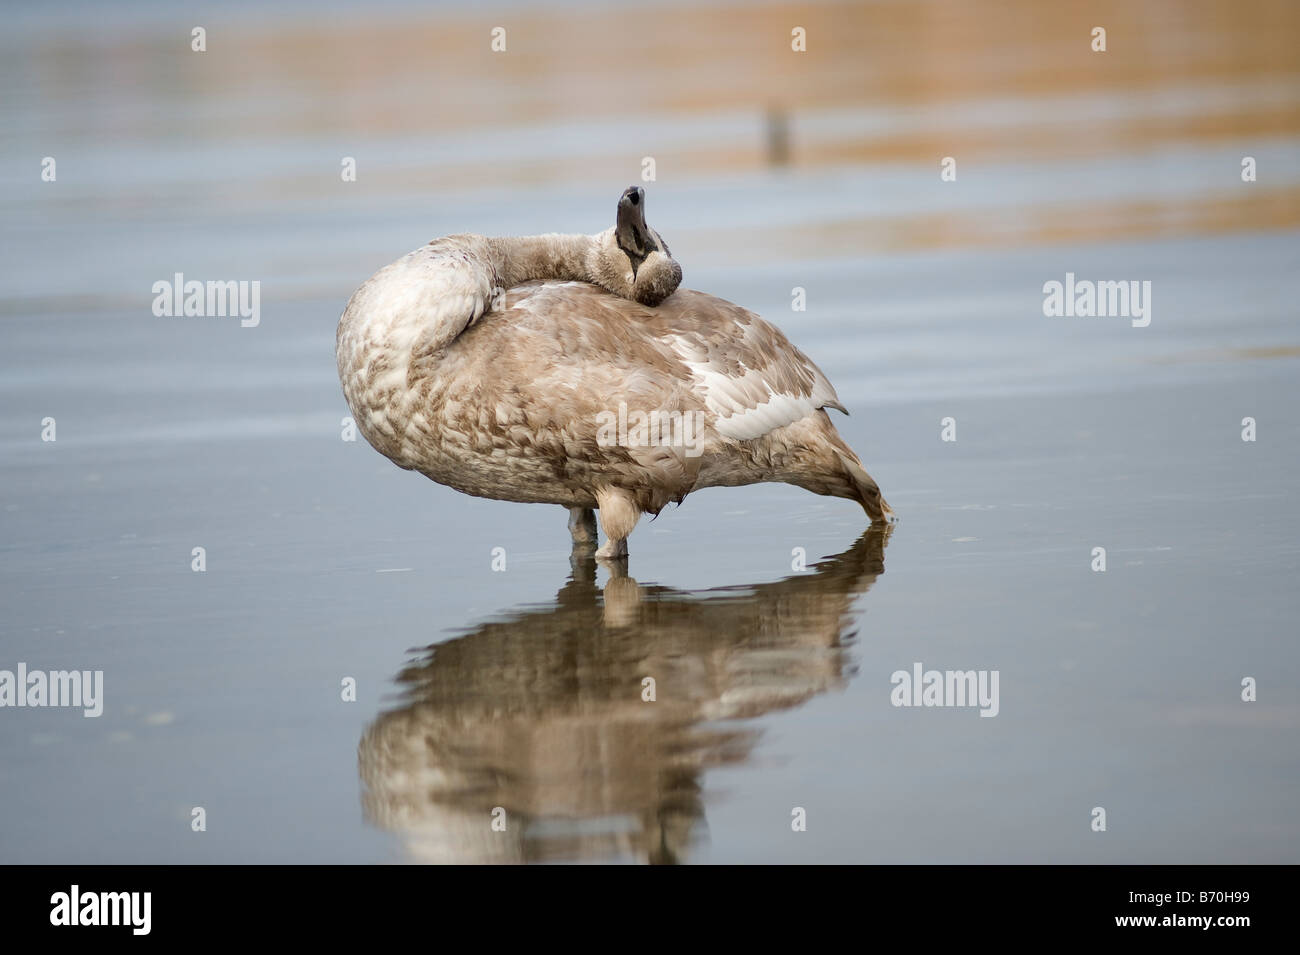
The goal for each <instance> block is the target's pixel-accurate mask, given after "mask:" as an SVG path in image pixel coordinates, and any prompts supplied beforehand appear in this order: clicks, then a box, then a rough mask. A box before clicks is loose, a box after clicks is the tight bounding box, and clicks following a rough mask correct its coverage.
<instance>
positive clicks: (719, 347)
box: [337, 187, 893, 557]
mask: <svg viewBox="0 0 1300 955" xmlns="http://www.w3.org/2000/svg"><path fill="white" fill-rule="evenodd" d="M644 208H645V199H644V193H643V192H642V191H641V189H640V188H637V187H634V188H631V189H628V190H627V191H626V192H625V193H624V194H623V197H622V198H621V199H620V200H619V207H618V221H617V223H616V225H615V226H614V228H612V229H609V230H607V231H606V232H602V233H600V234H598V235H595V236H584V235H545V236H531V237H526V238H505V239H502V238H485V237H483V236H478V235H456V236H448V237H446V238H442V239H435V240H434V241H433V242H430V243H429V244H428V245H426V246H423V247H422V248H419V249H416V250H415V251H414V252H411V253H409V254H407V255H405V256H403V257H402V258H400V259H398V260H397V261H396V262H394V263H393V264H391V265H388V266H386V267H384V268H383V269H380V270H379V271H378V272H377V273H375V275H374V276H372V277H371V278H370V279H369V280H367V281H366V282H365V284H363V285H362V286H361V287H360V288H359V289H357V291H356V292H355V293H354V294H353V296H352V298H351V300H350V301H349V302H348V304H347V308H346V309H345V310H344V312H343V316H342V318H341V319H340V320H339V327H338V349H337V357H338V368H339V378H340V380H341V382H342V384H343V393H344V396H345V397H346V399H347V402H348V407H349V408H351V410H352V414H353V417H354V418H355V420H356V422H357V427H358V429H359V430H360V431H361V433H362V434H363V435H364V436H365V438H366V440H367V441H369V442H370V444H371V445H373V446H374V447H375V449H376V450H378V451H379V452H380V453H381V454H383V455H385V456H386V457H388V458H389V459H391V460H392V461H393V462H394V463H395V464H397V465H398V466H399V467H402V468H405V469H407V470H414V471H419V472H420V473H421V474H423V475H425V476H426V477H428V478H430V479H431V480H434V481H436V482H438V483H439V484H445V485H447V486H448V487H453V488H455V489H456V490H458V491H463V492H465V493H466V494H473V495H476V496H479V497H489V498H495V499H497V500H505V501H522V502H530V503H545V504H560V505H562V506H564V507H567V508H569V515H570V516H569V529H570V532H571V533H572V535H573V540H574V542H575V543H576V544H587V543H594V542H595V540H596V527H595V516H594V515H593V514H592V509H593V508H598V509H599V510H600V523H601V526H602V528H603V529H604V531H605V536H606V538H607V540H606V542H605V544H604V546H603V547H601V548H600V550H598V551H597V556H600V557H624V556H626V555H627V537H628V535H629V534H631V533H632V529H633V528H634V527H635V526H636V524H637V521H638V520H640V517H641V515H642V514H643V513H647V512H648V513H650V514H658V513H659V511H660V510H661V509H662V508H663V507H664V506H665V505H666V504H667V503H668V502H669V501H677V502H679V503H680V502H681V500H682V499H683V498H684V497H685V496H686V495H687V494H689V493H690V492H691V491H694V490H697V489H699V488H704V487H717V486H738V485H743V484H757V483H760V482H765V481H781V482H785V483H788V484H794V485H797V486H799V487H802V488H806V489H807V490H809V491H813V492H814V493H816V494H828V495H834V496H836V497H844V498H849V499H851V500H855V501H857V502H859V503H860V504H861V505H862V506H863V508H864V509H865V510H866V512H867V515H868V516H869V517H870V518H871V520H872V522H873V523H875V522H883V521H888V520H891V519H892V517H893V512H892V511H891V510H890V508H889V505H888V504H886V503H885V501H884V498H882V497H881V494H880V488H879V487H878V486H877V485H876V482H875V481H874V480H873V479H872V477H871V475H869V474H868V473H867V471H866V469H865V468H864V467H863V466H862V462H861V461H860V460H859V458H858V456H857V455H856V454H854V453H853V451H852V449H851V448H849V446H848V445H847V444H846V443H845V442H844V440H843V439H842V438H841V437H840V436H839V434H838V432H836V430H835V426H834V425H832V424H831V421H830V417H829V416H828V415H827V413H826V411H825V409H826V408H835V409H837V410H839V411H844V410H845V409H844V407H843V405H841V404H840V402H839V399H838V398H837V397H836V395H835V389H834V388H833V387H831V383H830V382H829V381H827V380H826V376H825V375H823V374H822V372H821V370H820V369H819V368H818V367H817V366H816V365H814V364H813V363H812V361H811V360H810V359H809V358H808V357H807V356H806V355H805V354H804V353H803V352H801V351H800V350H799V349H797V348H795V347H794V346H793V345H791V344H790V342H789V340H788V339H786V337H785V336H784V335H783V334H782V333H781V332H780V330H779V329H777V328H776V327H775V326H774V325H771V324H769V323H768V322H766V321H764V320H763V319H762V318H760V317H759V316H757V315H755V314H754V313H753V312H750V311H748V310H746V309H743V308H741V307H740V306H738V305H733V304H732V303H730V302H727V301H724V300H723V299H720V298H715V297H713V296H712V295H706V294H704V293H703V292H696V291H692V290H687V289H682V290H680V291H676V293H675V294H674V290H675V289H676V288H677V285H678V284H679V283H680V281H681V269H680V267H679V266H678V265H677V263H676V262H675V261H674V260H673V259H672V256H671V254H670V253H669V251H668V247H667V245H666V244H665V243H664V242H663V240H662V239H661V238H660V237H659V235H658V234H657V233H655V232H654V231H653V230H651V229H650V228H649V227H648V226H646V224H645V218H644ZM538 280H541V281H538ZM502 290H508V291H504V292H503V291H502ZM611 293H612V294H611ZM652 306H657V307H652Z"/></svg>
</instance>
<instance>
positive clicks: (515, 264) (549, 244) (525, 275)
mask: <svg viewBox="0 0 1300 955" xmlns="http://www.w3.org/2000/svg"><path fill="white" fill-rule="evenodd" d="M488 241H489V243H490V244H491V245H492V247H493V252H494V253H495V256H494V258H495V260H496V262H497V263H498V266H499V270H500V283H499V284H500V285H501V287H502V288H513V287H514V286H516V285H519V284H520V283H522V282H530V281H532V280H534V279H561V280H563V281H576V282H595V281H596V277H595V276H593V275H592V274H591V270H590V268H589V267H588V265H587V262H588V257H589V254H590V253H591V251H592V249H593V248H594V247H595V245H596V240H595V238H593V237H592V236H589V235H558V234H551V235H528V236H516V237H510V238H499V239H489V240H488Z"/></svg>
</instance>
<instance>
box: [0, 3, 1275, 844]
mask: <svg viewBox="0 0 1300 955" xmlns="http://www.w3.org/2000/svg"><path fill="white" fill-rule="evenodd" d="M3 16H4V20H5V29H4V30H3V31H0V33H2V36H0V54H2V55H0V76H2V77H3V82H4V88H5V91H6V95H5V97H4V100H3V104H0V118H2V119H3V122H0V202H2V203H3V209H4V225H3V230H4V236H5V243H4V265H3V269H2V270H0V395H3V400H2V401H0V505H2V506H3V510H2V511H0V527H2V528H3V533H2V534H0V570H2V571H3V582H2V583H0V599H2V600H3V615H2V616H0V641H2V642H0V668H10V669H12V668H13V666H14V665H15V664H16V663H17V661H19V660H22V661H25V662H26V663H27V664H28V666H29V667H32V668H37V667H45V668H50V669H55V668H63V667H77V668H91V669H95V668H101V669H104V670H105V684H106V693H107V705H106V711H105V714H104V716H103V717H101V718H99V719H97V720H86V719H83V718H82V717H81V714H80V713H79V712H75V711H52V710H45V711H41V710H22V711H18V710H5V711H0V807H2V811H0V859H3V860H4V861H12V862H33V861H53V862H112V861H169V862H187V861H196V862H197V861H401V860H410V859H416V860H431V861H536V860H540V861H551V860H557V861H568V860H574V859H590V860H616V861H714V862H736V861H863V862H866V861H882V862H931V861H955V862H993V861H996V862H1015V861H1040V862H1044V861H1045V862H1070V861H1089V862H1107V861H1122V862H1265V861H1267V862H1282V861H1286V862H1294V861H1296V860H1297V855H1298V852H1297V850H1298V849H1300V832H1298V828H1297V824H1296V822H1295V819H1294V812H1293V810H1294V806H1295V802H1296V797H1297V795H1300V792H1298V789H1297V783H1298V782H1300V754H1298V753H1297V749H1296V743H1295V740H1296V739H1297V738H1300V737H1298V736H1297V734H1296V730H1297V728H1300V690H1297V687H1300V653H1298V652H1297V649H1296V646H1295V642H1294V634H1295V622H1294V621H1295V617H1296V611H1297V610H1300V607H1298V606H1297V599H1296V597H1295V591H1294V582H1295V574H1296V571H1297V569H1298V565H1300V558H1298V551H1300V548H1298V545H1297V543H1296V542H1297V540H1298V539H1300V510H1298V509H1297V506H1296V503H1295V500H1294V493H1295V482H1294V478H1293V475H1294V469H1295V466H1296V464H1297V454H1296V447H1297V439H1298V438H1300V424H1297V422H1296V420H1295V409H1296V408H1297V407H1300V387H1298V385H1300V382H1298V381H1297V360H1298V359H1300V327H1298V325H1297V317H1298V316H1297V309H1296V304H1295V292H1294V281H1295V277H1296V275H1297V272H1298V267H1300V231H1298V230H1300V44H1298V43H1297V37H1298V36H1300V6H1297V5H1296V4H1295V3H1292V2H1289V0H1231V2H1229V0H1178V2H1175V0H1089V2H1086V3H1085V2H1068V0H1061V2H1053V3H1041V2H1036V0H1000V2H978V3H975V2H955V0H953V2H941V0H897V2H889V0H882V2H857V3H850V2H844V3H827V2H820V3H818V2H814V3H801V4H798V5H792V4H782V3H771V4H766V3H743V4H741V3H736V4H726V3H710V2H696V3H690V4H673V3H660V2H656V0H648V2H642V3H638V4H620V5H617V6H613V5H599V4H594V3H564V2H561V3H556V2H550V3H545V4H542V3H525V2H520V3H503V4H486V5H481V6H475V7H474V8H473V9H472V10H467V9H466V8H465V7H464V5H462V4H452V3H440V2H432V3H431V2H423V3H415V2H410V3H402V2H385V3H379V4H365V5H364V8H363V7H361V6H360V5H357V6H352V5H348V4H344V3H339V2H326V3H306V2H274V3H251V2H250V3H240V2H236V3H221V4H215V3H214V4H202V3H199V4H174V3H161V2H158V3H148V2H132V0H128V2H122V3H114V4H111V5H108V4H98V3H88V2H86V3H66V4H61V5H58V6H57V7H55V6H52V5H40V4H28V5H23V6H19V5H11V6H9V7H7V8H6V10H5V12H4V14H3ZM196 27H201V28H203V30H204V31H205V45H206V49H205V50H204V51H203V52H196V51H195V50H193V49H192V36H193V34H192V31H193V30H194V29H195V28H196ZM498 27H500V28H503V29H504V43H505V49H504V51H501V52H494V51H493V49H492V42H493V30H494V29H495V28H498ZM1096 27H1102V28H1104V30H1105V42H1106V50H1105V51H1104V52H1097V51H1094V49H1093V45H1094V39H1093V30H1094V28H1096ZM796 28H802V30H803V31H804V34H803V35H804V37H805V38H806V40H805V43H806V49H805V50H804V51H802V52H797V51H795V50H793V49H792V31H794V30H795V29H796ZM46 157H51V158H53V159H54V160H55V161H56V164H57V165H56V169H57V174H56V178H55V179H54V181H44V180H43V179H42V175H41V174H42V168H43V167H42V162H43V160H44V159H45V158H46ZM945 157H951V158H952V159H953V160H954V162H955V164H954V165H953V166H952V168H954V169H955V173H956V176H955V179H952V180H951V181H945V180H944V179H942V178H941V175H940V172H941V163H942V161H943V160H944V159H945ZM1246 157H1250V159H1252V160H1253V164H1252V165H1253V168H1254V170H1255V178H1254V181H1244V180H1243V175H1242V172H1243V160H1244V159H1245V158H1246ZM348 159H351V160H354V162H355V173H356V174H355V181H349V180H348V179H345V177H344V176H343V175H342V174H341V173H342V171H343V168H344V164H345V161H346V160H348ZM647 160H649V161H650V162H649V163H648V162H647ZM651 168H652V171H653V178H652V179H650V178H646V176H647V172H648V171H649V170H651ZM637 182H639V183H641V184H643V185H645V187H646V189H647V201H648V212H647V217H648V220H649V222H650V224H651V225H652V226H654V227H655V228H656V229H657V230H658V231H659V232H660V233H661V234H662V235H663V236H664V237H665V238H666V239H667V240H668V242H669V243H670V244H671V246H672V249H673V252H674V254H675V255H676V257H677V258H678V259H679V260H680V261H681V262H682V263H683V266H684V269H685V275H686V278H685V282H686V284H687V285H688V286H690V287H694V288H699V289H703V290H705V291H708V292H711V293H713V294H716V295H720V296H723V297H725V298H729V299H731V300H733V301H735V302H737V303H739V304H741V305H744V306H746V307H748V308H751V309H753V310H755V311H758V312H759V313H761V314H763V315H764V316H765V317H767V318H768V319H770V320H772V321H773V322H775V323H777V324H778V325H780V326H781V327H782V328H783V329H784V330H785V332H786V333H787V334H788V335H789V337H790V338H791V339H792V340H793V341H794V342H795V343H796V344H797V345H799V346H800V347H801V348H802V349H803V350H804V351H806V352H807V353H808V354H809V355H811V356H812V357H813V359H814V360H815V361H817V362H818V363H819V364H820V366H821V367H822V369H823V370H824V371H825V372H826V373H827V375H828V376H829V377H830V379H831V380H832V381H833V382H834V383H835V385H836V387H837V389H838V392H839V395H840V398H841V399H842V400H843V401H844V403H845V404H846V405H847V406H848V407H849V408H850V410H851V412H852V417H850V418H848V419H837V426H838V427H840V428H841V431H842V432H843V433H844V435H845V436H846V438H847V439H848V440H849V441H850V443H851V444H853V446H854V447H855V448H857V449H858V451H859V453H860V454H861V456H862V457H863V459H864V461H865V463H866V465H867V467H868V469H869V470H870V471H871V472H872V474H873V475H874V476H875V477H876V478H877V479H878V480H879V482H880V484H881V487H882V489H883V490H884V493H885V496H886V497H887V498H888V499H889V501H890V503H891V504H892V505H893V506H894V508H895V510H896V511H898V512H899V514H900V515H901V517H902V523H901V524H900V525H899V527H898V529H897V531H896V532H895V533H894V534H893V536H892V537H891V538H889V539H888V540H875V539H871V538H860V536H859V535H860V534H861V532H862V530H863V527H862V516H861V514H860V513H859V512H858V511H857V510H856V509H855V507H854V506H853V505H851V504H849V503H847V502H842V501H829V500H824V499H821V498H815V497H813V496H811V495H808V494H806V493H804V492H801V491H798V490H796V489H794V488H788V487H756V488H745V489H734V490H725V491H723V490H713V491H708V492H703V493H701V494H699V495H697V496H693V497H692V498H690V499H689V500H688V501H687V503H686V504H685V505H684V506H683V507H682V508H681V509H680V510H670V511H666V512H665V513H664V515H663V516H661V517H660V518H659V519H658V520H657V521H655V522H654V523H649V522H646V523H643V525H642V526H641V528H640V529H639V531H638V532H637V534H636V535H635V536H634V537H633V540H632V562H631V567H630V572H631V575H632V576H631V577H630V578H622V579H615V580H607V579H605V576H604V572H603V571H602V572H601V575H600V576H599V577H597V576H596V574H595V570H594V568H581V567H580V568H574V569H573V570H572V572H571V569H570V566H569V563H568V560H567V551H568V536H567V533H566V532H565V530H564V527H563V514H562V513H561V512H560V510H559V509H558V508H544V507H525V506H522V505H512V504H499V503H495V502H488V501H481V500H477V499H470V498H467V497H463V496H460V495H457V494H455V492H452V491H450V490H447V489H444V488H440V487H437V486H435V485H432V484H430V483H429V482H427V481H425V480H424V479H422V478H418V477H417V476H414V475H411V474H407V473H404V472H400V471H398V470H397V469H396V468H394V467H392V466H391V465H390V464H389V463H388V462H387V461H385V460H384V459H382V458H381V457H380V456H379V455H377V454H376V453H374V452H373V451H372V450H371V449H369V448H368V447H367V446H366V445H365V444H364V442H358V443H349V442H345V441H341V440H340V421H341V418H342V417H343V416H344V415H346V414H347V409H346V406H345V404H344V402H343V399H342V395H341V393H340V392H339V388H338V382H337V377H336V373H335V370H334V357H333V347H334V327H335V323H336V322H337V318H338V315H339V313H340V312H341V310H342V308H343V305H344V304H345V302H346V301H347V298H348V296H349V295H350V294H351V292H352V290H353V289H354V288H355V287H356V286H357V285H359V284H360V283H361V282H362V281H363V280H364V279H365V278H367V277H368V276H369V275H370V274H371V273H373V272H374V271H375V270H376V269H377V268H379V267H381V266H382V265H384V264H386V263H387V262H389V261H391V260H393V259H395V258H397V257H398V256H399V255H401V254H403V253H404V252H406V251H408V250H409V249H411V248H414V247H416V246H418V245H420V244H422V243H424V242H426V241H428V240H429V239H431V238H434V237H435V236H438V235H443V234H448V233H453V232H462V231H472V232H479V233H485V234H530V233H537V232H548V231H560V232H596V231H600V230H602V229H604V228H606V227H608V225H610V224H611V223H612V221H613V212H614V206H615V202H616V200H617V197H618V195H619V193H620V191H621V190H622V189H623V188H624V187H625V186H627V185H629V184H632V183H637ZM177 272H181V273H183V274H184V275H185V277H186V278H187V279H198V280H222V281H226V280H235V281H241V280H248V281H252V280H256V281H259V282H260V283H261V294H262V308H261V323H260V325H259V326H258V327H256V328H241V327H240V324H239V321H238V320H237V319H223V318H159V317H155V316H154V315H153V313H152V311H151V303H152V301H153V297H154V295H153V292H152V291H151V289H152V285H153V283H154V282H156V281H159V280H170V279H171V278H172V276H173V275H174V274H175V273H177ZM1067 272H1073V273H1075V274H1076V275H1077V276H1078V277H1079V278H1081V279H1083V278H1089V279H1094V280H1138V281H1150V282H1151V283H1152V288H1153V293H1152V302H1151V305H1152V322H1151V325H1150V326H1149V327H1147V328H1133V327H1131V325H1130V323H1129V321H1128V320H1126V319H1119V318H1091V319H1082V318H1069V319H1066V318H1046V317H1044V315H1043V308H1042V306H1043V284H1044V283H1045V282H1048V281H1052V280H1057V281H1062V280H1064V277H1065V273H1067ZM796 288H799V289H803V290H804V291H805V293H806V301H807V308H806V310H805V311H795V310H793V309H792V307H791V302H792V297H793V295H794V290H795V289H796ZM950 416H951V417H953V418H954V419H955V420H956V422H957V428H958V432H957V433H958V440H957V441H956V442H955V443H945V442H941V441H940V438H939V434H940V421H941V419H943V418H945V417H950ZM1246 416H1251V417H1254V418H1256V419H1257V421H1258V422H1259V438H1258V440H1257V441H1256V442H1254V443H1247V442H1243V441H1242V440H1241V427H1242V425H1241V421H1242V419H1243V418H1244V417H1246ZM46 417H53V418H55V419H56V420H57V428H58V431H57V441H55V442H48V441H42V440H41V429H42V425H41V422H42V420H43V419H45V418H46ZM552 511H554V513H552ZM196 546H203V547H205V548H206V552H207V554H208V569H207V571H206V572H204V573H201V574H200V573H194V572H192V571H191V567H190V561H191V556H190V555H191V551H192V548H193V547H196ZM1096 546H1105V547H1107V548H1108V552H1109V560H1110V566H1109V568H1108V570H1107V571H1106V573H1104V574H1097V573H1094V572H1093V571H1092V570H1091V569H1090V561H1091V559H1092V558H1091V551H1092V548H1093V547H1096ZM494 547H501V548H504V549H505V553H506V554H507V555H508V559H509V562H508V569H507V571H506V572H505V573H496V572H493V571H492V569H491V551H492V548H494ZM797 548H802V549H803V550H804V551H806V552H807V555H808V558H809V561H810V562H812V561H815V560H816V559H817V558H818V557H820V556H821V555H838V556H837V557H836V559H835V560H834V561H833V562H832V563H830V564H828V565H825V566H824V567H823V568H822V569H821V570H808V571H801V570H800V569H799V568H797V567H795V566H794V565H793V563H792V556H791V555H792V553H793V552H794V551H795V549H797ZM868 587H870V591H871V592H870V594H869V595H868V594H867V589H868ZM611 588H612V590H611ZM715 634H719V635H724V636H725V639H724V638H723V636H719V638H718V642H717V643H714V642H713V641H712V640H711V635H715ZM439 648H441V650H440V649H439ZM602 648H603V649H602ZM606 651H608V652H606ZM593 655H594V656H593ZM521 660H527V661H530V663H529V664H528V666H529V667H530V669H528V670H527V671H526V672H520V671H519V670H518V667H519V666H521V665H522V664H520V663H519V661H521ZM648 661H657V662H654V663H653V666H655V667H657V668H658V669H657V670H656V672H661V673H665V674H675V675H676V679H673V678H671V677H670V678H667V679H661V681H660V682H661V687H663V689H662V690H661V692H662V693H665V694H666V696H665V698H664V699H665V705H662V706H659V708H658V709H656V710H654V711H653V715H647V711H646V709H645V706H646V705H647V704H641V703H639V702H635V701H634V702H629V700H630V699H632V700H635V695H636V694H637V693H639V685H640V678H641V675H642V674H643V673H644V672H645V671H646V668H647V667H649V666H651V662H648ZM913 661H924V662H925V664H926V665H927V667H928V666H931V665H933V666H936V667H938V668H940V669H943V668H951V667H959V668H995V669H996V668H1000V671H1001V673H1002V693H1003V700H1002V706H1001V713H1000V715H999V717H998V718H997V719H979V718H977V717H976V714H975V713H974V712H972V711H944V710H939V711H929V710H926V711H917V710H905V709H895V708H893V707H891V706H890V705H889V690H890V684H889V674H890V673H892V672H893V671H894V670H896V669H900V668H902V669H908V668H910V667H911V664H912V663H913ZM1252 675H1253V676H1256V677H1261V678H1263V677H1265V676H1266V677H1267V681H1266V683H1265V682H1264V681H1262V682H1261V693H1260V700H1259V701H1258V702H1257V703H1254V704H1246V703H1243V702H1241V701H1240V698H1239V697H1240V682H1241V679H1242V678H1243V677H1245V676H1252ZM348 677H350V678H354V679H355V680H356V681H357V685H358V699H357V702H355V703H345V702H343V701H342V700H341V699H340V692H339V687H340V682H341V680H343V679H344V678H348ZM1265 685H1266V686H1267V689H1266V690H1265V689H1263V687H1264V686H1265ZM674 687H676V689H674ZM629 694H631V696H629ZM674 694H675V695H674ZM669 704H671V705H669ZM435 740H437V741H438V742H437V743H436V744H435V742H434V741H435ZM195 806H203V807H205V808H206V810H207V813H208V819H209V831H208V832H204V833H196V832H192V831H191V828H190V818H191V810H192V808H193V807H195ZM497 806H502V807H504V808H506V810H507V812H508V813H509V814H510V815H511V818H512V819H513V820H515V821H516V822H517V823H518V824H517V825H516V826H514V827H513V828H511V829H510V830H509V838H508V840H507V839H502V838H499V837H498V835H499V834H494V833H493V832H492V831H491V830H485V829H483V828H482V825H481V824H485V822H484V821H485V820H488V814H489V812H490V810H491V809H492V808H494V807H497ZM796 806H798V807H804V808H806V809H807V810H808V813H809V819H810V822H809V827H808V831H807V832H803V833H794V832H792V831H791V829H790V818H791V815H790V813H791V809H792V807H796ZM1095 806H1105V807H1107V810H1108V812H1109V813H1110V818H1111V820H1112V823H1111V828H1110V830H1109V831H1108V832H1106V833H1095V832H1093V831H1091V830H1090V828H1089V822H1090V815H1089V813H1090V811H1091V810H1092V808H1093V807H1095Z"/></svg>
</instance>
